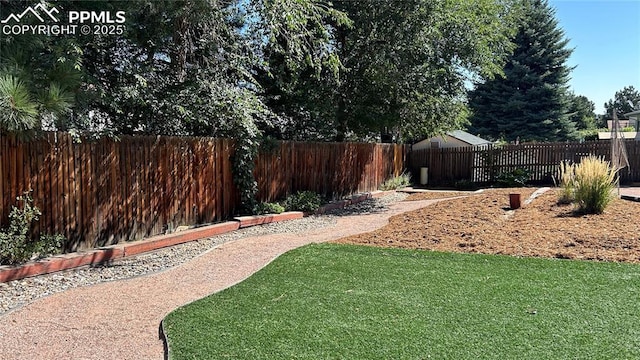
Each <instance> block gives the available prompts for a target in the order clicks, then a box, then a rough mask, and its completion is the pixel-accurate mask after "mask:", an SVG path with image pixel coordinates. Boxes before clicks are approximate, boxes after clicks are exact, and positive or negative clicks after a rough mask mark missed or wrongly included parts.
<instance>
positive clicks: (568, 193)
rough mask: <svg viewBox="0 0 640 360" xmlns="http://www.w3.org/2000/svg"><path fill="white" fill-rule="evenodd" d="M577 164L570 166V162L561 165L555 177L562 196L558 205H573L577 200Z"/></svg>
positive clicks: (559, 196) (559, 197)
mask: <svg viewBox="0 0 640 360" xmlns="http://www.w3.org/2000/svg"><path fill="white" fill-rule="evenodd" d="M575 171H576V169H575V164H570V163H569V162H568V161H563V162H561V163H560V167H559V168H558V173H557V175H556V176H555V177H554V182H555V183H556V186H559V187H560V194H559V195H558V204H571V203H572V202H574V201H575V199H576V184H575V177H576V175H575Z"/></svg>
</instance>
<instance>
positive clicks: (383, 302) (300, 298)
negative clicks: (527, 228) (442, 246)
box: [164, 244, 640, 359]
mask: <svg viewBox="0 0 640 360" xmlns="http://www.w3.org/2000/svg"><path fill="white" fill-rule="evenodd" d="M639 300H640V266H637V265H629V264H616V263H593V262H581V261H568V260H547V259H529V258H525V259H522V258H514V257H506V256H485V255H465V254H448V253H436V252H425V251H408V250H396V249H379V248H371V247H358V246H347V245H332V244H322V245H310V246H306V247H303V248H300V249H297V250H294V251H292V252H289V253H287V254H285V255H283V256H281V257H280V258H279V259H277V260H276V261H274V262H273V263H272V264H270V265H269V266H267V267H266V268H265V269H263V270H261V271H260V272H258V273H256V274H255V275H253V276H252V277H250V278H249V279H248V280H246V281H244V282H242V283H240V284H238V285H236V286H234V287H232V288H230V289H227V290H225V291H222V292H220V293H217V294H214V295H212V296H210V297H207V298H204V299H202V300H199V301H197V302H195V303H192V304H190V305H187V306H185V307H183V308H180V309H178V310H176V311H174V312H173V313H171V314H169V315H168V316H167V318H166V319H165V320H164V326H165V331H166V334H167V337H168V339H169V349H170V359H227V358H230V359H429V358H430V359H478V358H483V359H638V358H640V301H639Z"/></svg>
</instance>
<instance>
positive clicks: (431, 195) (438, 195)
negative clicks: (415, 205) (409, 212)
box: [405, 191, 474, 201]
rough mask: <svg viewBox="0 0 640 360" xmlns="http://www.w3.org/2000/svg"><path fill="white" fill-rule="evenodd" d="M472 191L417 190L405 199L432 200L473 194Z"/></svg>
mask: <svg viewBox="0 0 640 360" xmlns="http://www.w3.org/2000/svg"><path fill="white" fill-rule="evenodd" d="M473 194H474V192H473V191H466V192H465V191H428V192H419V193H413V194H411V195H409V197H407V198H406V199H405V201H418V200H434V199H446V198H452V197H458V196H468V195H473Z"/></svg>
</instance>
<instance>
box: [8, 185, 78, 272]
mask: <svg viewBox="0 0 640 360" xmlns="http://www.w3.org/2000/svg"><path fill="white" fill-rule="evenodd" d="M17 200H18V201H21V202H22V209H20V208H18V207H15V206H12V207H11V212H10V213H9V228H8V229H4V230H2V231H0V264H11V265H13V264H20V263H23V262H26V261H29V260H32V259H35V258H43V257H46V256H49V255H52V254H56V253H58V252H60V249H61V248H62V245H63V243H64V240H65V239H64V237H63V236H62V235H42V236H40V239H38V240H35V241H34V240H31V239H30V238H29V236H28V232H29V229H30V228H31V223H32V222H34V221H38V218H39V217H40V215H42V213H41V212H40V210H39V209H38V208H37V207H35V206H33V199H32V198H31V196H30V195H29V193H24V195H22V196H19V197H18V198H17Z"/></svg>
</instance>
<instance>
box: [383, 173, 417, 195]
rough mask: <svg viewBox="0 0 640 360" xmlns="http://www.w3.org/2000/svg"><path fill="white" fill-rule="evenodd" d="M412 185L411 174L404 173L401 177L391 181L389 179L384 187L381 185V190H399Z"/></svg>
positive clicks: (393, 178)
mask: <svg viewBox="0 0 640 360" xmlns="http://www.w3.org/2000/svg"><path fill="white" fill-rule="evenodd" d="M409 185H411V174H409V173H402V174H400V176H395V177H392V178H390V179H387V180H386V181H385V182H384V183H382V185H380V190H383V191H386V190H398V189H402V188H404V187H407V186H409Z"/></svg>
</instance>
